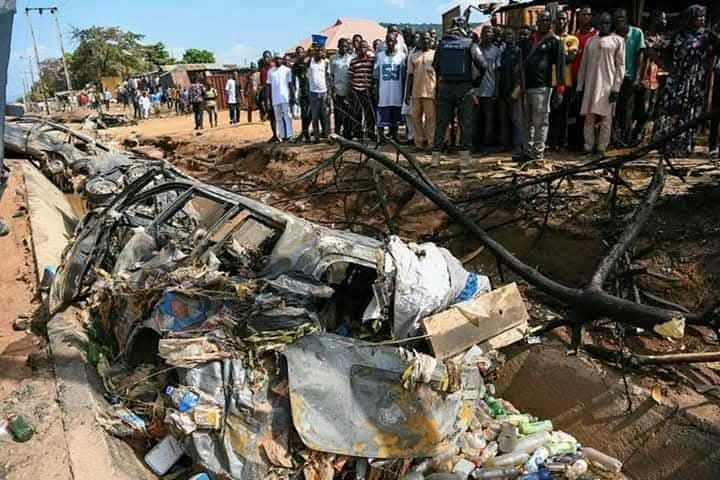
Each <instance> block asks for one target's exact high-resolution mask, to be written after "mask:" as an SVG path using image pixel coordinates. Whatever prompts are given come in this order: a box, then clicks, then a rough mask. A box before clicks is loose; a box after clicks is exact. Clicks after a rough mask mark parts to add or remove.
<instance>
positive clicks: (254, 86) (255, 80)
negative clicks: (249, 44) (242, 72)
mask: <svg viewBox="0 0 720 480" xmlns="http://www.w3.org/2000/svg"><path fill="white" fill-rule="evenodd" d="M260 90H261V88H260V72H259V71H258V69H257V66H256V65H255V64H254V63H251V64H250V75H249V76H248V79H247V86H246V87H245V108H247V119H248V123H252V121H253V111H254V110H257V109H258V105H259V101H260V100H259V95H260Z"/></svg>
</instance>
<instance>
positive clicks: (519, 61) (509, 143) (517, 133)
mask: <svg viewBox="0 0 720 480" xmlns="http://www.w3.org/2000/svg"><path fill="white" fill-rule="evenodd" d="M530 36H531V31H530V27H528V26H527V25H524V26H522V27H521V28H520V37H521V38H522V39H523V41H524V42H526V41H528V40H529V39H530ZM503 39H504V42H503V43H504V44H505V48H504V49H503V52H502V55H501V57H500V67H499V69H498V79H497V81H498V127H499V128H500V144H501V145H502V146H503V147H508V148H509V147H511V148H512V158H513V160H515V161H521V160H522V158H523V157H524V156H525V153H526V150H527V140H526V133H527V121H526V120H525V102H524V82H523V57H524V53H523V49H522V48H520V47H519V46H518V42H517V41H516V40H515V32H513V31H512V29H509V28H508V29H507V30H505V32H504V34H503Z"/></svg>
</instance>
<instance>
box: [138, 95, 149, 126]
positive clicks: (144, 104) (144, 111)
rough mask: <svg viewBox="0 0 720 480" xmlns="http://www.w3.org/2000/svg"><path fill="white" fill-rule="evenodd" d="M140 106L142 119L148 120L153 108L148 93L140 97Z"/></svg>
mask: <svg viewBox="0 0 720 480" xmlns="http://www.w3.org/2000/svg"><path fill="white" fill-rule="evenodd" d="M138 105H139V106H140V116H141V117H142V119H143V120H147V119H148V118H150V108H152V102H151V101H150V97H148V93H147V92H146V91H144V92H143V93H142V95H141V96H140V99H139V100H138Z"/></svg>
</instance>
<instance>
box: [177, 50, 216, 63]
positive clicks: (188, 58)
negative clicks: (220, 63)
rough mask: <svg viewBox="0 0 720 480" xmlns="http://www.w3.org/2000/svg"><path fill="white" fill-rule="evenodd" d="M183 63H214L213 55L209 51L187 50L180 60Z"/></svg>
mask: <svg viewBox="0 0 720 480" xmlns="http://www.w3.org/2000/svg"><path fill="white" fill-rule="evenodd" d="M182 62H183V63H215V54H214V53H212V52H211V51H209V50H201V49H198V48H188V49H187V50H185V53H184V54H183V58H182Z"/></svg>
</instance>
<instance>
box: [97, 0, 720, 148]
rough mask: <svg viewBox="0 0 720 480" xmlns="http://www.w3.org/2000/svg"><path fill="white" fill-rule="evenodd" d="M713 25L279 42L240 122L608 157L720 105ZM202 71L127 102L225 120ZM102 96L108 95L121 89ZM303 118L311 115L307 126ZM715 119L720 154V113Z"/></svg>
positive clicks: (302, 137) (289, 136)
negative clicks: (285, 48) (306, 44)
mask: <svg viewBox="0 0 720 480" xmlns="http://www.w3.org/2000/svg"><path fill="white" fill-rule="evenodd" d="M571 14H572V15H571ZM571 19H574V22H573V23H574V24H575V26H576V28H574V31H573V32H571V31H570V24H571ZM705 21H706V10H705V8H704V7H700V6H693V7H690V8H689V9H688V10H687V11H686V12H685V21H684V22H682V25H681V26H680V28H678V29H676V30H674V31H668V25H667V21H666V15H665V14H664V13H663V12H652V14H651V15H650V16H649V17H648V20H647V22H645V24H644V25H643V27H644V28H643V29H641V28H640V27H638V26H633V25H630V23H629V19H628V14H627V12H626V11H625V10H623V9H618V10H615V11H614V12H595V11H593V10H592V8H590V7H582V8H579V9H577V10H575V11H574V12H569V11H559V12H557V13H556V14H555V15H554V17H553V16H551V14H550V13H549V12H544V13H541V14H540V15H539V16H538V17H537V20H536V23H535V25H522V26H520V28H517V29H513V28H509V27H502V26H499V25H497V24H495V22H494V21H493V22H492V24H490V25H487V26H484V27H483V28H482V29H479V30H474V31H471V30H470V29H469V28H468V25H467V23H466V19H465V18H464V17H459V18H457V19H456V20H455V22H454V24H453V28H452V29H451V30H450V31H448V32H446V33H445V34H444V35H443V36H442V38H438V36H437V34H436V32H435V31H434V30H430V31H426V32H413V31H411V30H404V31H401V30H400V29H399V28H398V27H397V26H391V27H390V28H388V31H387V35H386V37H385V38H384V39H374V40H372V41H371V40H370V39H365V38H363V37H362V36H361V35H354V36H353V37H352V38H343V39H340V41H339V42H338V44H337V45H336V46H334V47H336V50H335V51H334V53H333V54H332V55H328V54H327V51H326V49H325V45H320V44H313V45H312V47H311V48H310V50H309V51H306V49H305V48H303V47H297V49H296V50H295V52H294V55H290V54H284V55H281V54H274V55H273V54H272V53H271V52H270V51H266V52H264V53H263V56H262V58H261V59H260V60H259V61H258V64H257V66H256V65H255V64H252V65H251V69H250V73H249V75H247V76H246V77H245V78H244V79H242V81H241V79H240V78H239V77H238V75H237V74H233V75H232V76H231V77H230V78H229V79H228V80H227V83H226V84H225V88H224V92H223V93H224V100H226V102H227V104H228V116H229V120H230V124H231V125H232V124H236V123H239V122H240V111H241V109H244V110H247V112H248V121H249V122H252V119H253V112H254V111H255V110H259V113H260V119H261V120H262V121H266V120H269V122H270V126H271V128H272V131H273V135H272V138H271V140H270V141H272V142H287V141H293V142H309V141H311V140H312V138H314V140H315V141H319V140H320V139H323V138H325V137H327V135H328V134H329V133H330V132H331V130H332V131H334V132H335V133H337V134H339V135H342V136H344V137H346V138H355V139H366V140H371V141H378V142H383V141H385V140H387V139H392V140H393V141H396V142H400V143H407V144H412V145H414V146H415V147H416V148H417V149H418V150H420V151H426V152H432V153H433V157H434V160H435V161H437V160H438V159H439V153H440V152H441V151H448V150H453V149H454V150H460V151H461V152H463V155H464V156H465V158H466V159H468V158H469V156H470V154H471V153H490V152H497V151H501V150H511V151H512V154H513V157H514V158H515V159H517V160H519V161H528V160H541V159H543V158H544V156H545V153H546V151H547V150H548V149H550V150H566V149H576V150H582V151H583V152H584V153H585V154H586V155H587V156H588V157H596V156H604V155H605V154H606V152H607V150H608V148H610V146H611V145H614V146H617V147H630V146H636V145H638V144H640V143H641V142H642V141H643V140H646V139H649V138H660V137H662V136H663V135H666V134H667V133H669V132H671V131H672V130H674V129H676V128H677V127H679V126H681V125H682V124H683V123H685V122H687V121H689V120H690V119H692V118H695V117H697V116H699V115H701V114H702V113H703V112H704V110H705V108H706V99H708V98H712V99H713V106H714V107H720V81H716V82H714V88H713V90H714V92H710V91H708V87H707V85H710V84H712V82H709V81H708V79H709V76H710V74H711V73H712V70H711V69H712V62H711V60H712V59H713V58H714V52H715V51H716V50H717V48H716V47H717V46H719V43H720V42H719V41H718V37H717V35H716V34H715V33H713V32H712V30H710V29H707V28H706V27H705ZM478 31H479V33H477V32H478ZM716 71H717V73H719V74H720V66H718V67H716ZM719 78H720V77H719ZM193 80H194V81H193V82H192V84H191V85H190V86H189V87H188V88H163V87H162V86H161V85H160V81H159V78H158V77H157V76H148V77H147V78H131V79H128V80H127V81H126V82H123V84H122V85H121V86H120V88H119V90H118V101H119V102H122V103H123V104H124V105H125V108H129V107H132V108H133V110H134V115H135V118H137V119H143V118H149V116H150V115H151V114H152V113H153V112H154V113H156V114H159V113H160V111H161V109H162V108H163V107H165V108H166V109H167V110H168V111H174V112H175V113H176V114H189V113H192V114H193V115H194V118H195V128H196V129H202V128H204V118H205V117H206V116H207V118H208V120H209V123H210V126H211V127H213V126H217V122H218V121H217V119H218V111H217V104H218V99H219V95H218V91H217V90H216V89H215V88H214V87H213V86H212V85H211V84H210V83H209V82H208V79H207V78H205V77H204V76H202V75H199V76H197V77H196V78H194V79H193ZM711 93H714V94H713V95H711ZM98 102H99V103H101V102H102V103H105V104H107V103H108V102H109V98H108V92H100V94H99V95H98ZM293 119H300V120H301V122H300V125H301V126H300V131H299V132H295V131H294V129H293ZM331 123H332V125H331ZM401 126H404V127H405V135H404V137H403V138H402V140H401V138H400V135H399V132H400V127H401ZM710 127H711V128H710V139H709V144H710V145H709V146H710V151H711V154H712V155H713V156H714V157H717V156H718V137H719V135H718V127H720V122H719V121H717V120H715V121H713V122H712V125H711V126H710ZM311 137H312V138H311ZM694 147H695V130H693V129H690V130H688V131H686V132H685V133H683V134H681V135H678V136H676V137H674V138H673V139H672V141H671V142H669V143H668V144H667V145H666V150H667V151H669V152H671V153H673V154H687V153H689V152H691V151H692V150H693V149H694Z"/></svg>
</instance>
